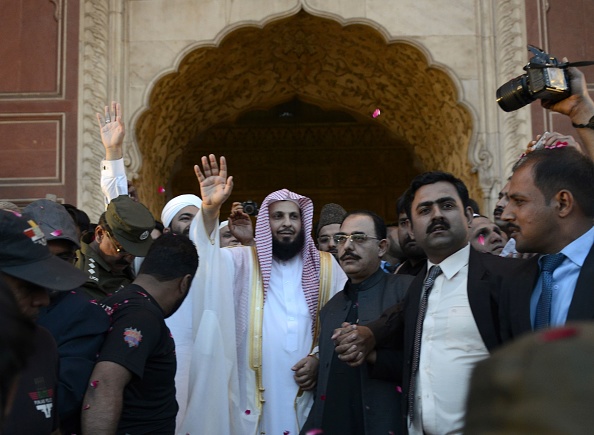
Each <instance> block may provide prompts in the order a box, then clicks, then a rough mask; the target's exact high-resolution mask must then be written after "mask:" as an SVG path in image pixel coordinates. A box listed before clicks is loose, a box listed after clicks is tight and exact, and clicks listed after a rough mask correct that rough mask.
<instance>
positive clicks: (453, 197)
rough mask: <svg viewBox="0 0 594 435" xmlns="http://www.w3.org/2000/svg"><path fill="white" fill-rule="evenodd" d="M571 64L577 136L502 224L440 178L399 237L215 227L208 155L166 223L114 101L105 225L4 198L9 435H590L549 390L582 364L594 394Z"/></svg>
mask: <svg viewBox="0 0 594 435" xmlns="http://www.w3.org/2000/svg"><path fill="white" fill-rule="evenodd" d="M569 72H570V75H571V85H572V95H571V96H570V97H569V98H567V99H565V100H562V101H560V102H557V103H551V102H548V101H543V105H544V106H545V107H546V108H548V109H551V110H554V111H556V112H559V113H562V114H565V115H567V116H569V117H570V119H571V120H572V122H573V124H574V126H575V127H576V130H577V131H578V135H579V140H578V141H576V140H574V139H573V138H572V137H570V136H562V135H560V134H557V133H554V134H551V135H549V136H548V137H547V138H546V140H544V146H543V147H541V148H540V149H531V148H529V149H528V150H527V152H526V153H525V154H524V155H522V157H521V158H519V160H518V162H517V164H516V165H515V166H514V169H513V173H512V174H510V177H509V179H508V182H507V184H506V186H505V187H504V189H502V192H501V194H500V200H499V202H498V203H497V206H496V208H495V210H494V212H493V213H492V214H491V213H490V212H483V214H481V212H480V210H478V206H477V205H476V203H475V202H474V201H473V200H472V199H471V198H469V193H468V189H467V186H465V185H464V183H463V182H462V181H461V180H460V179H459V178H457V177H456V176H454V175H453V174H449V173H444V172H441V171H431V172H426V173H423V174H421V175H419V176H417V177H415V178H414V179H413V180H412V181H411V183H410V186H409V188H408V189H407V190H406V191H405V192H395V193H401V196H400V197H398V198H397V199H395V202H394V205H393V206H394V207H395V210H396V214H397V216H398V220H397V221H396V222H395V223H393V224H388V225H386V223H385V222H384V220H383V219H382V218H381V217H380V216H378V215H377V214H376V213H374V212H373V211H370V210H352V211H347V210H345V209H344V208H343V207H341V206H340V205H338V204H334V203H332V204H326V205H324V206H323V207H321V212H320V218H319V221H318V222H317V223H316V224H314V222H313V216H314V204H313V202H312V201H311V199H309V198H308V197H306V196H303V195H300V194H298V193H295V192H291V191H289V190H287V189H281V190H277V191H274V192H272V193H271V194H269V195H268V196H267V197H266V198H265V199H264V200H263V202H262V204H261V206H260V208H259V213H258V215H257V217H256V219H255V226H254V225H253V222H252V218H251V217H250V216H249V215H248V214H246V213H245V212H244V210H243V207H242V205H241V204H240V203H233V205H232V207H231V213H230V215H229V217H228V219H227V220H224V221H222V222H221V221H220V215H221V210H222V208H223V206H224V205H225V204H226V201H227V200H228V198H229V197H230V196H231V193H232V190H233V177H232V176H230V173H231V171H230V170H229V169H228V167H227V161H226V159H225V157H220V158H217V157H216V156H214V155H212V154H211V155H209V156H205V157H203V158H202V161H201V162H200V165H196V166H195V168H194V170H195V173H196V177H197V180H198V182H199V184H200V192H194V193H188V194H184V195H180V196H178V197H175V198H173V199H171V200H170V201H169V202H168V203H167V204H166V205H165V207H164V208H163V210H162V213H161V216H160V222H158V221H156V220H155V219H154V217H153V215H152V214H151V212H150V211H149V210H148V209H147V208H146V207H145V206H144V205H142V202H141V201H138V198H136V197H135V196H134V195H133V194H132V191H131V187H130V184H129V182H128V180H127V177H126V174H125V167H124V163H123V148H122V144H123V139H124V135H125V127H124V123H123V121H122V110H121V107H120V105H119V104H117V103H112V105H111V106H106V108H105V112H104V114H98V115H97V119H98V125H99V130H100V133H101V139H102V142H103V145H104V148H105V160H103V162H102V166H101V179H100V183H101V188H102V191H103V193H104V196H105V203H106V210H105V212H104V213H103V214H102V215H101V216H100V218H99V220H98V223H97V224H96V225H94V226H91V225H89V221H88V218H85V217H86V215H85V214H84V212H82V211H80V210H78V209H76V207H73V206H64V205H62V204H59V203H56V202H54V201H52V200H49V199H42V200H37V201H34V202H32V203H31V204H29V205H27V206H26V207H25V208H24V209H22V210H21V209H19V208H18V207H16V206H14V204H10V203H7V202H1V203H0V208H1V210H0V311H1V314H0V322H1V323H2V325H3V326H4V328H3V329H4V331H5V334H3V337H2V339H0V346H1V348H0V353H1V354H2V358H1V359H0V362H1V364H0V377H1V382H2V383H1V385H0V428H1V430H0V433H3V434H21V433H26V434H44V435H45V434H60V433H61V434H80V433H84V434H116V433H117V434H178V433H179V434H230V435H297V434H302V435H307V434H309V435H315V434H325V435H360V434H366V435H376V434H377V435H380V434H405V433H409V434H445V433H448V434H454V433H473V434H474V433H510V432H514V431H515V433H541V432H542V430H543V429H542V428H544V427H546V426H545V424H544V423H543V422H554V427H556V428H557V430H558V432H556V433H588V432H589V431H590V430H591V429H590V427H591V425H592V424H591V423H593V422H591V420H592V417H591V412H589V410H588V409H587V407H586V408H584V407H583V406H579V401H576V400H570V399H564V397H565V396H562V397H561V399H564V400H566V402H567V403H572V404H577V405H575V406H572V407H571V410H572V411H567V409H568V406H565V405H564V404H560V405H559V406H554V403H555V402H554V401H559V400H561V399H559V398H558V397H551V396H554V395H555V394H554V393H555V391H553V392H551V391H552V390H551V389H550V388H549V389H544V388H543V389H541V388H540V387H539V381H541V382H542V384H547V385H548V384H550V380H551V378H554V377H555V374H556V373H557V372H558V371H559V372H562V373H568V375H567V376H570V373H572V370H574V371H578V372H580V374H582V375H583V376H584V377H585V378H586V380H585V381H586V384H587V386H586V391H587V392H588V393H592V392H594V384H592V383H589V384H588V381H589V378H590V377H594V370H593V369H592V367H594V366H593V365H592V362H594V361H592V357H591V355H592V353H591V351H590V353H589V354H588V352H589V349H590V348H591V347H592V343H593V342H594V332H593V331H592V327H591V326H590V325H581V324H576V325H572V322H580V321H591V320H593V319H594V291H593V290H594V288H593V283H594V228H593V223H594V221H593V219H594V163H593V160H592V157H594V102H593V101H592V100H591V99H590V97H589V95H588V93H587V89H586V87H585V80H584V78H583V75H582V74H581V73H580V72H579V71H578V70H577V69H575V68H570V70H569ZM198 193H199V195H196V194H198ZM511 342H514V343H511ZM526 348H529V349H530V353H527V351H526ZM567 348H570V349H571V350H572V352H574V353H575V355H577V356H575V358H567V359H563V358H560V357H557V358H555V357H554V356H555V355H558V353H559V352H563V351H565V350H566V349H567ZM519 353H522V355H523V356H522V358H520V357H518V355H519ZM580 355H581V357H580ZM588 355H590V356H588ZM526 359H530V360H531V364H532V365H534V367H537V368H538V369H537V372H536V373H532V374H531V381H530V382H525V383H524V382H519V380H520V379H522V376H524V375H525V372H527V371H528V370H529V368H525V369H524V370H523V371H520V369H519V368H518V366H519V365H520V364H523V362H525V360H526ZM518 361H520V362H518ZM546 361H555V364H554V365H550V364H549V365H547V364H546V363H545V362H546ZM565 361H568V362H567V365H566V364H565ZM568 364H571V366H569V365H568ZM475 368H476V370H475ZM507 373H509V376H510V378H509V379H508V378H506V374H507ZM512 377H513V379H514V380H515V382H511V381H510V379H512ZM567 384H570V383H569V382H568V383H567ZM564 385H565V384H564ZM571 385H573V389H570V390H568V391H565V390H564V391H563V393H564V395H567V397H571V396H572V395H575V396H576V397H582V395H583V396H584V397H587V396H586V395H585V393H584V388H583V386H582V385H578V384H577V383H576V384H571ZM504 388H505V391H503V389H504ZM565 388H568V387H565ZM515 389H521V393H518V392H517V391H516V390H515ZM559 389H561V387H560V388H559ZM511 390H513V391H514V392H513V393H512V392H511ZM574 393H575V394H574ZM469 397H470V399H469ZM585 400H586V399H584V401H585ZM508 401H509V404H507V402H508ZM524 403H527V405H526V408H525V412H518V411H517V410H514V409H517V408H518V407H519V408H520V409H524V408H521V407H522V405H523V404H524ZM534 403H537V404H538V406H537V405H534ZM581 405H583V403H582V404H581ZM545 410H546V411H545ZM563 410H564V412H562V411H563ZM547 424H549V427H550V425H553V423H547Z"/></svg>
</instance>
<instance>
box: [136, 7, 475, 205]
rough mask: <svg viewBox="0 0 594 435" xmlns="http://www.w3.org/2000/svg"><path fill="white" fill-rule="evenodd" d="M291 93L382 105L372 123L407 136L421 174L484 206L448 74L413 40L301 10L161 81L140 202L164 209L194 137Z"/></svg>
mask: <svg viewBox="0 0 594 435" xmlns="http://www.w3.org/2000/svg"><path fill="white" fill-rule="evenodd" d="M295 96H298V97H299V98H301V99H302V100H303V101H306V102H310V103H312V104H316V105H318V106H320V107H322V108H330V107H332V108H335V109H336V108H340V109H341V110H344V111H347V112H350V113H356V114H359V116H371V114H372V113H373V111H374V110H375V109H376V108H377V107H379V108H381V110H382V115H381V116H380V117H378V118H377V119H376V122H377V123H379V124H380V125H383V126H384V127H386V128H387V129H389V130H390V131H391V132H393V133H394V134H395V135H396V136H397V137H401V138H403V139H404V140H405V141H406V142H407V143H408V146H409V147H410V149H411V151H412V152H413V153H414V154H415V155H416V156H417V158H418V160H419V161H420V164H421V166H422V168H423V169H424V170H434V169H441V170H446V171H450V172H453V173H455V174H456V175H457V176H459V177H460V178H462V179H463V180H464V182H465V183H466V184H467V185H468V186H469V188H470V191H471V195H472V196H473V197H475V198H476V199H478V200H479V201H480V200H481V198H482V192H481V190H480V189H479V186H478V178H477V176H476V174H473V173H472V166H471V165H470V163H469V161H468V145H469V141H470V137H471V133H472V121H471V116H470V114H469V112H468V110H467V109H466V108H465V107H463V106H462V105H461V104H459V103H458V91H457V89H456V88H455V85H454V84H453V82H452V80H451V79H450V78H449V77H448V76H447V74H446V73H444V72H443V71H441V70H440V69H438V68H435V67H431V66H430V65H428V62H427V59H426V57H425V56H424V54H423V53H422V52H421V51H420V50H419V49H418V48H416V47H414V46H413V45H412V44H410V43H407V42H392V43H386V42H385V40H384V38H383V37H382V36H381V35H380V34H379V33H378V32H377V31H375V30H373V29H371V28H370V27H368V26H364V25H360V24H353V25H348V26H346V27H343V26H341V25H340V24H338V23H336V22H334V21H330V20H327V19H322V18H319V17H314V16H311V15H309V14H307V13H305V12H300V13H298V14H297V15H295V16H292V17H289V18H286V19H282V20H278V21H275V22H273V23H270V24H268V25H266V26H265V27H264V28H263V29H258V28H254V27H246V28H241V29H237V30H235V31H234V32H233V33H231V34H230V35H228V36H227V37H226V38H224V39H223V41H222V42H221V43H220V45H219V46H218V47H217V48H212V47H203V48H198V49H196V50H194V51H192V52H191V53H189V54H188V55H187V56H186V57H185V58H184V60H183V61H182V62H181V63H180V66H179V68H178V70H177V71H176V72H174V73H171V74H168V75H166V76H165V77H163V78H161V79H160V80H159V81H158V82H157V83H156V85H155V86H154V88H153V90H152V92H151V97H150V101H149V108H148V109H147V110H146V111H144V112H143V113H142V114H141V115H140V116H139V117H138V121H137V123H136V126H135V130H136V139H137V142H138V144H139V147H140V150H141V153H142V156H143V159H144V163H143V165H142V168H141V170H140V173H139V176H140V183H139V186H138V187H139V193H140V196H141V197H142V198H143V200H144V201H145V203H146V204H147V205H148V206H149V208H151V210H152V211H153V212H156V213H158V212H159V211H160V209H161V207H162V206H163V202H164V198H163V197H162V196H159V195H158V193H157V189H158V186H160V185H165V184H166V183H167V181H168V177H169V174H170V173H171V170H172V168H173V165H174V162H175V161H176V160H177V158H178V157H179V156H180V155H181V154H182V153H183V152H184V149H185V147H186V145H187V144H188V143H189V142H190V141H191V140H193V139H194V138H196V137H197V136H198V135H199V134H200V133H201V132H204V131H205V130H207V129H208V128H210V127H212V126H216V125H217V124H219V123H221V122H224V121H228V120H233V119H235V118H236V117H237V116H239V115H240V114H242V113H244V112H246V111H249V110H253V109H254V108H267V107H272V106H274V105H276V104H279V103H281V102H284V101H289V100H290V99H292V98H293V97H295ZM204 151H205V152H208V151H214V152H215V153H216V150H204ZM193 163H195V162H182V164H188V165H191V164H193Z"/></svg>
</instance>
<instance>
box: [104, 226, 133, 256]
mask: <svg viewBox="0 0 594 435" xmlns="http://www.w3.org/2000/svg"><path fill="white" fill-rule="evenodd" d="M105 235H106V236H107V238H108V239H109V241H110V242H111V244H112V245H113V247H114V248H115V250H116V252H117V253H118V254H122V255H126V254H128V253H127V252H126V250H125V249H124V248H122V245H120V244H119V243H118V241H117V240H116V239H115V237H114V236H112V235H111V234H109V231H107V230H105Z"/></svg>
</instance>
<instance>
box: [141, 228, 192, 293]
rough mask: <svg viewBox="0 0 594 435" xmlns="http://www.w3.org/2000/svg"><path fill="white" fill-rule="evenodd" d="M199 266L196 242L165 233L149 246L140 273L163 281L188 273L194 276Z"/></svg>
mask: <svg viewBox="0 0 594 435" xmlns="http://www.w3.org/2000/svg"><path fill="white" fill-rule="evenodd" d="M197 268H198V253H197V252H196V246H195V245H194V243H192V241H191V240H190V239H189V238H188V237H185V236H179V235H176V234H173V233H165V234H163V235H162V236H160V237H159V238H157V239H156V240H155V241H154V242H153V244H152V245H151V247H150V248H149V251H148V253H147V254H146V257H145V258H144V261H143V262H142V265H141V266H140V271H139V275H140V274H145V275H150V276H152V277H154V278H156V279H157V280H158V281H161V282H163V281H171V280H174V279H177V278H182V277H184V276H186V275H192V277H193V276H194V275H195V274H196V269H197Z"/></svg>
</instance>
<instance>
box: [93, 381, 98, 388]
mask: <svg viewBox="0 0 594 435" xmlns="http://www.w3.org/2000/svg"><path fill="white" fill-rule="evenodd" d="M97 385H99V381H97V380H95V381H91V387H93V388H97Z"/></svg>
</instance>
